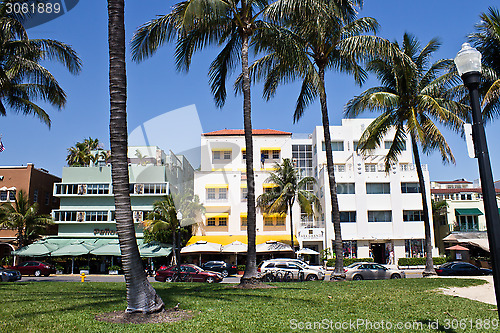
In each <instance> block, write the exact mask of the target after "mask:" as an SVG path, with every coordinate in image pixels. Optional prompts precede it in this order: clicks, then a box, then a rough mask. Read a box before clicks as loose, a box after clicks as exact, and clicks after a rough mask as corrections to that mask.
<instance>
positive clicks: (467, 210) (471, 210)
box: [455, 208, 483, 216]
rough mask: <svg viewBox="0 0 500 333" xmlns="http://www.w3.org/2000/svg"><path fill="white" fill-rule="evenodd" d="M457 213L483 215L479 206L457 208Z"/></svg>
mask: <svg viewBox="0 0 500 333" xmlns="http://www.w3.org/2000/svg"><path fill="white" fill-rule="evenodd" d="M455 215H457V216H459V215H483V212H481V211H480V210H479V209H478V208H455Z"/></svg>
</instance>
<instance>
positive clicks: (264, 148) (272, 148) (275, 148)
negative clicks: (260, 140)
mask: <svg viewBox="0 0 500 333" xmlns="http://www.w3.org/2000/svg"><path fill="white" fill-rule="evenodd" d="M260 150H261V151H262V150H281V148H280V147H260Z"/></svg>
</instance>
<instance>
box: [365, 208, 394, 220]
mask: <svg viewBox="0 0 500 333" xmlns="http://www.w3.org/2000/svg"><path fill="white" fill-rule="evenodd" d="M368 222H392V212H391V211H390V210H374V211H368Z"/></svg>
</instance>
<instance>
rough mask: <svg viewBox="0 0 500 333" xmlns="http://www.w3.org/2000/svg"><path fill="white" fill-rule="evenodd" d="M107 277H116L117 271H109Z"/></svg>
mask: <svg viewBox="0 0 500 333" xmlns="http://www.w3.org/2000/svg"><path fill="white" fill-rule="evenodd" d="M109 275H118V271H109Z"/></svg>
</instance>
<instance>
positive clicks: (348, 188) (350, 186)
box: [337, 183, 355, 194]
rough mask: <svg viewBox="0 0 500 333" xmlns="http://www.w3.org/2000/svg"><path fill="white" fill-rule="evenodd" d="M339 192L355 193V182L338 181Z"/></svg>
mask: <svg viewBox="0 0 500 333" xmlns="http://www.w3.org/2000/svg"><path fill="white" fill-rule="evenodd" d="M337 194H355V190H354V183H337Z"/></svg>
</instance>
